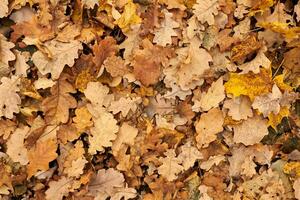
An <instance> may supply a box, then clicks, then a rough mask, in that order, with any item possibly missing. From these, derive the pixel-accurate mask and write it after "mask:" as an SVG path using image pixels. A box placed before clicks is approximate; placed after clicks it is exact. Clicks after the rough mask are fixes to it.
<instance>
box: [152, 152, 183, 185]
mask: <svg viewBox="0 0 300 200" xmlns="http://www.w3.org/2000/svg"><path fill="white" fill-rule="evenodd" d="M164 154H165V156H166V157H161V158H159V161H160V162H161V163H162V165H160V166H159V167H158V168H157V170H158V173H159V174H160V175H162V176H163V177H164V178H166V179H167V180H168V181H173V180H175V179H176V178H177V175H178V174H179V173H180V172H182V170H183V169H184V168H183V167H182V166H181V165H180V163H181V160H180V159H179V158H178V157H176V154H175V151H174V149H168V150H167V151H166V152H165V153H164Z"/></svg>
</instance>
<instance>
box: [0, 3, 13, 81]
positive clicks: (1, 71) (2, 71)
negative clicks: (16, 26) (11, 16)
mask: <svg viewBox="0 0 300 200" xmlns="http://www.w3.org/2000/svg"><path fill="white" fill-rule="evenodd" d="M1 6H2V3H0V14H1ZM14 46H15V45H14V43H12V42H8V41H7V39H6V37H4V36H3V35H2V34H0V77H2V76H3V75H6V74H7V73H8V72H9V65H8V62H9V61H12V60H15V59H16V56H15V54H13V52H11V50H10V49H12V48H14Z"/></svg>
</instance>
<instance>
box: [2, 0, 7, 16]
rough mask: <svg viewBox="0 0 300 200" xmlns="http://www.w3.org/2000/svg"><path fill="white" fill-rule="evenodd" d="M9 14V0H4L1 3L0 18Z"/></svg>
mask: <svg viewBox="0 0 300 200" xmlns="http://www.w3.org/2000/svg"><path fill="white" fill-rule="evenodd" d="M7 14H8V0H3V1H2V2H1V4H0V18H2V17H6V16H7Z"/></svg>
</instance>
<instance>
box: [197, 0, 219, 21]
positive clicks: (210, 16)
mask: <svg viewBox="0 0 300 200" xmlns="http://www.w3.org/2000/svg"><path fill="white" fill-rule="evenodd" d="M218 8H219V4H218V1H216V0H197V3H196V4H195V5H194V6H193V9H194V13H195V15H196V17H197V19H198V20H199V21H200V22H201V23H205V22H207V23H208V25H212V24H214V22H215V19H214V16H215V15H217V14H218Z"/></svg>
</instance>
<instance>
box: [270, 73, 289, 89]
mask: <svg viewBox="0 0 300 200" xmlns="http://www.w3.org/2000/svg"><path fill="white" fill-rule="evenodd" d="M273 80H274V82H275V83H276V85H277V86H278V87H279V89H281V90H283V91H292V90H293V87H291V86H289V85H288V84H286V83H285V82H284V74H280V75H278V76H276V77H275V78H274V79H273Z"/></svg>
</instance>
